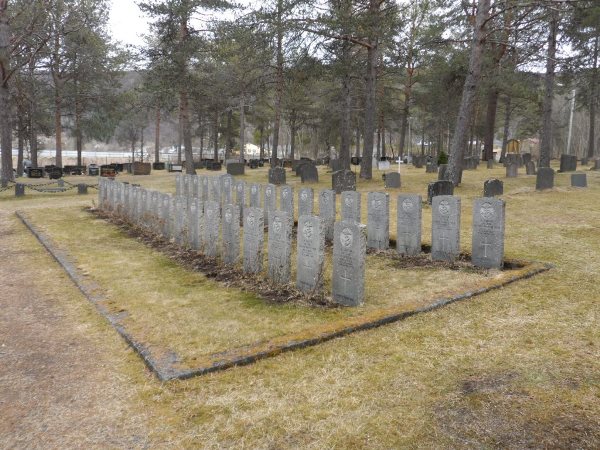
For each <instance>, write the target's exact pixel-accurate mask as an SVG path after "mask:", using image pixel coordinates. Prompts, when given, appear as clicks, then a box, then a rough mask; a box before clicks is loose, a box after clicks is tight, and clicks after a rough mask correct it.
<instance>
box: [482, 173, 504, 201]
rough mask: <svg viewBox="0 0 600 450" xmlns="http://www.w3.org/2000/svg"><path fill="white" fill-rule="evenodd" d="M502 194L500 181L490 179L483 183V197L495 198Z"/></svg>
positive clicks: (502, 185) (502, 184) (502, 189)
mask: <svg viewBox="0 0 600 450" xmlns="http://www.w3.org/2000/svg"><path fill="white" fill-rule="evenodd" d="M502 194H504V183H503V182H502V181H500V180H498V179H496V178H492V179H491V180H486V181H485V182H484V183H483V196H484V197H496V196H497V195H502Z"/></svg>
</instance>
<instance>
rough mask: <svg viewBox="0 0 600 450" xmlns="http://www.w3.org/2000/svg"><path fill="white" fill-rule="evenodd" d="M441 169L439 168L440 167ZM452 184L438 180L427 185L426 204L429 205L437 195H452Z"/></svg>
mask: <svg viewBox="0 0 600 450" xmlns="http://www.w3.org/2000/svg"><path fill="white" fill-rule="evenodd" d="M440 167H441V166H440ZM453 194H454V184H452V181H447V180H439V181H434V182H432V183H429V185H428V186H427V203H429V204H431V201H432V199H433V198H434V197H436V196H438V195H453Z"/></svg>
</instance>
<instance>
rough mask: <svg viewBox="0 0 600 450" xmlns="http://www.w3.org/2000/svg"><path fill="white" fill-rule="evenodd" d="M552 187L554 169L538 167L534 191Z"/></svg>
mask: <svg viewBox="0 0 600 450" xmlns="http://www.w3.org/2000/svg"><path fill="white" fill-rule="evenodd" d="M553 187H554V169H552V168H550V167H540V168H539V169H538V171H537V178H536V179H535V189H536V190H538V191H542V190H544V189H552V188H553Z"/></svg>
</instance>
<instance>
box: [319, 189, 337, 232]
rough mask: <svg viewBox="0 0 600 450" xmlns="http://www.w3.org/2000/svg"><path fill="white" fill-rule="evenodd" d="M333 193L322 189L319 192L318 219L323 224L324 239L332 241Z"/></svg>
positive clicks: (333, 218) (334, 214)
mask: <svg viewBox="0 0 600 450" xmlns="http://www.w3.org/2000/svg"><path fill="white" fill-rule="evenodd" d="M335 206H336V205H335V191H334V190H331V189H324V190H322V191H321V192H319V217H320V218H321V219H323V223H324V224H325V238H326V239H327V240H329V241H331V240H333V224H334V223H335V218H336V210H335Z"/></svg>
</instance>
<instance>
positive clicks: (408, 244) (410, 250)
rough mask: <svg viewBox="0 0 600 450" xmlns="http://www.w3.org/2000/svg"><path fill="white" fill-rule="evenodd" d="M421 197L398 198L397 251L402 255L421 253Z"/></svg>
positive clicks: (404, 196) (406, 195)
mask: <svg viewBox="0 0 600 450" xmlns="http://www.w3.org/2000/svg"><path fill="white" fill-rule="evenodd" d="M421 214H422V207H421V196H420V195H410V194H402V195H399V196H398V204H397V220H396V250H397V251H398V253H399V254H401V255H407V256H416V255H418V254H420V253H421Z"/></svg>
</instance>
